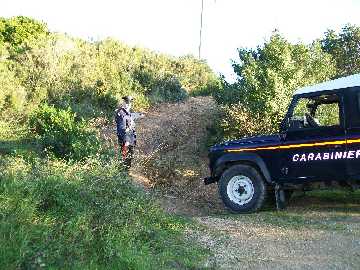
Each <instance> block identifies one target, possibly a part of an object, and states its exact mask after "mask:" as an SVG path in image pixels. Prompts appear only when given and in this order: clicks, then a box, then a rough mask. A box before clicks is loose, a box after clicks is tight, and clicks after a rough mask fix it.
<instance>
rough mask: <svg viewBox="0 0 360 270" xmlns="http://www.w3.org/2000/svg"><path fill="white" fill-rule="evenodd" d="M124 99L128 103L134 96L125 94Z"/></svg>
mask: <svg viewBox="0 0 360 270" xmlns="http://www.w3.org/2000/svg"><path fill="white" fill-rule="evenodd" d="M122 99H123V100H124V101H125V102H126V103H130V102H132V101H133V100H134V98H133V97H132V96H124V97H122Z"/></svg>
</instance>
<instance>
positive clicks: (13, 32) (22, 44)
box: [0, 16, 48, 55]
mask: <svg viewBox="0 0 360 270" xmlns="http://www.w3.org/2000/svg"><path fill="white" fill-rule="evenodd" d="M47 34H48V28H47V26H46V24H45V23H42V22H39V21H36V20H34V19H31V18H28V17H23V16H17V17H12V18H10V19H6V18H1V17H0V43H1V42H5V43H7V44H8V46H9V51H10V53H11V55H16V54H18V53H23V52H24V51H26V50H27V49H28V48H29V45H30V44H32V43H33V42H36V40H37V39H39V38H40V36H44V35H47Z"/></svg>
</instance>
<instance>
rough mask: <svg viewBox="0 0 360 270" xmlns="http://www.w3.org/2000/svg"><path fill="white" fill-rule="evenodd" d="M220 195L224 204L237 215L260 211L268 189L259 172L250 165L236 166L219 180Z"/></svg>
mask: <svg viewBox="0 0 360 270" xmlns="http://www.w3.org/2000/svg"><path fill="white" fill-rule="evenodd" d="M219 193H220V196H221V198H222V200H223V202H224V204H225V205H226V206H227V207H228V208H230V209H231V210H232V211H234V212H237V213H249V212H254V211H256V210H258V209H260V208H261V207H262V205H263V203H264V200H265V197H266V193H267V189H266V186H265V183H264V180H263V178H262V176H261V175H260V174H259V172H258V171H257V170H256V169H255V168H253V167H251V166H248V165H234V166H232V167H230V168H229V169H227V170H226V171H225V172H224V173H223V174H222V176H221V178H220V180H219Z"/></svg>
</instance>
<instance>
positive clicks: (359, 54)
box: [321, 25, 360, 77]
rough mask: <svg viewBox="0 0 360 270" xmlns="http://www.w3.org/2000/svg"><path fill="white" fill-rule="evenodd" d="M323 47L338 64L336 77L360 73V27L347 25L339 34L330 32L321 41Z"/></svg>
mask: <svg viewBox="0 0 360 270" xmlns="http://www.w3.org/2000/svg"><path fill="white" fill-rule="evenodd" d="M321 45H322V48H323V50H324V51H325V52H327V53H329V54H331V56H332V57H333V58H334V60H335V62H336V76H335V77H343V76H347V75H352V74H355V73H359V72H360V27H357V26H354V25H346V26H345V27H343V28H342V31H341V32H340V33H339V34H337V33H336V32H335V31H334V30H328V31H327V32H326V33H325V37H324V38H323V39H322V40H321Z"/></svg>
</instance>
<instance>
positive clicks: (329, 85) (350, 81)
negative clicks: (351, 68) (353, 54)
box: [294, 73, 360, 95]
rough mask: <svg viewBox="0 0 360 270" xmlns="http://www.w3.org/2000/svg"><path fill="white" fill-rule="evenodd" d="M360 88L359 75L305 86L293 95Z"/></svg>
mask: <svg viewBox="0 0 360 270" xmlns="http://www.w3.org/2000/svg"><path fill="white" fill-rule="evenodd" d="M354 86H360V73H359V74H355V75H350V76H347V77H342V78H339V79H336V80H331V81H326V82H323V83H319V84H315V85H312V86H306V87H303V88H300V89H298V90H296V91H295V93H294V95H300V94H306V93H313V92H319V91H325V90H336V89H343V88H348V87H354Z"/></svg>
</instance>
